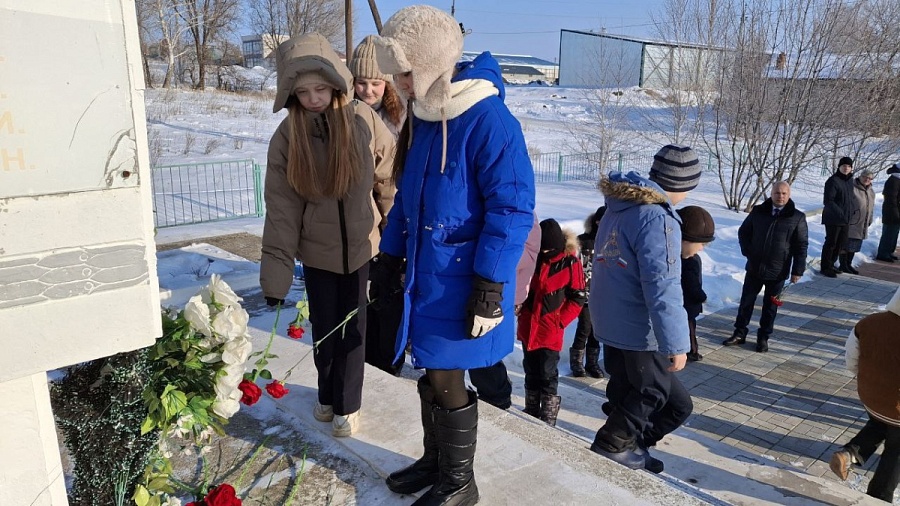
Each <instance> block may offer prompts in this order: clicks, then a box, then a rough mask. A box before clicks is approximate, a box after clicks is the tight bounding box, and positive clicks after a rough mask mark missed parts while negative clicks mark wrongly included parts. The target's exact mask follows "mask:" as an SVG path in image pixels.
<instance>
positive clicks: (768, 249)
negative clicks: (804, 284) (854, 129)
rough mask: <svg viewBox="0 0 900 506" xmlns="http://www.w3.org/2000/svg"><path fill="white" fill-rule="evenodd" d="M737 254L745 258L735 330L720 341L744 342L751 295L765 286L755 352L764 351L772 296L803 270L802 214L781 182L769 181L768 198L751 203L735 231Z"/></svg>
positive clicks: (772, 312) (806, 244) (771, 316)
mask: <svg viewBox="0 0 900 506" xmlns="http://www.w3.org/2000/svg"><path fill="white" fill-rule="evenodd" d="M738 240H739V241H740V244H741V254H742V255H744V256H745V257H747V265H746V267H745V269H747V274H746V275H745V276H744V287H743V290H742V291H741V303H740V306H739V308H738V314H737V319H736V320H735V322H734V334H732V335H731V337H730V338H729V339H726V340H725V341H724V342H723V343H722V344H724V345H725V346H734V345H737V344H744V342H745V341H746V340H747V332H748V327H747V326H748V325H749V324H750V317H751V316H753V305H754V304H755V303H756V296H757V295H759V291H760V290H761V289H762V288H763V286H765V288H766V290H765V292H764V294H763V305H762V316H760V318H759V330H758V331H757V333H756V351H758V352H767V351H769V344H768V343H769V336H771V335H772V329H773V328H774V326H775V315H776V314H777V313H778V306H777V305H776V304H775V303H774V302H773V300H772V297H773V296H775V295H778V294H779V293H781V289H782V287H783V286H784V281H785V280H786V279H787V278H788V275H790V278H791V283H796V282H797V281H798V280H799V279H800V277H801V276H803V271H804V270H806V250H807V248H808V247H809V235H808V233H807V227H806V215H805V214H803V211H801V210H799V209H797V208H796V207H795V206H794V201H793V200H791V187H790V185H789V184H787V183H786V182H784V181H779V182H777V183H775V184H774V185H772V196H771V197H770V198H768V199H766V201H765V202H763V203H762V204H760V205H758V206H754V207H753V210H752V211H750V214H748V215H747V218H746V219H744V223H742V224H741V228H740V229H738Z"/></svg>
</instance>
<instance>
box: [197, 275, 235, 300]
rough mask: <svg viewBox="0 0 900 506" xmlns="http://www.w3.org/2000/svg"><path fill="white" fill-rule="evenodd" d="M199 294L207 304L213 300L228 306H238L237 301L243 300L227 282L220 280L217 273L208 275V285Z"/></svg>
mask: <svg viewBox="0 0 900 506" xmlns="http://www.w3.org/2000/svg"><path fill="white" fill-rule="evenodd" d="M200 294H201V295H202V296H203V302H206V303H207V304H209V303H210V302H212V301H213V300H215V301H216V303H218V304H222V305H223V306H229V307H234V306H238V307H240V306H239V304H238V303H239V302H240V301H242V300H244V299H242V298H240V297H238V296H237V294H236V293H234V290H232V289H231V287H230V286H228V283H226V282H225V281H222V276H219V275H218V274H213V275H212V276H210V277H209V286H207V287H206V288H204V289H203V290H202V291H201V292H200Z"/></svg>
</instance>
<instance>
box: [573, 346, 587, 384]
mask: <svg viewBox="0 0 900 506" xmlns="http://www.w3.org/2000/svg"><path fill="white" fill-rule="evenodd" d="M569 367H570V368H571V369H572V376H574V377H576V378H583V377H584V350H576V349H575V348H569Z"/></svg>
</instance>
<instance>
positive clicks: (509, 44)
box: [353, 0, 663, 61]
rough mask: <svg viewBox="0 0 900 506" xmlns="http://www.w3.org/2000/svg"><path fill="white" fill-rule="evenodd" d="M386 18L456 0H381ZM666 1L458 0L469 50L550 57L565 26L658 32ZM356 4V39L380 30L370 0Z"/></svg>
mask: <svg viewBox="0 0 900 506" xmlns="http://www.w3.org/2000/svg"><path fill="white" fill-rule="evenodd" d="M376 3H377V5H378V10H379V13H380V14H381V19H382V22H386V21H387V20H388V18H390V17H391V15H392V14H394V12H396V11H397V10H399V9H401V8H403V7H405V6H407V5H412V4H428V5H433V6H435V7H438V8H440V9H443V10H445V11H447V13H449V12H450V7H451V4H452V3H453V0H440V1H437V2H435V1H413V2H410V1H402V0H376ZM662 4H663V0H625V1H622V0H456V19H458V20H459V21H460V22H461V23H463V25H464V26H465V27H466V29H471V30H472V33H471V34H470V35H468V36H466V39H465V43H466V45H465V50H466V51H491V52H492V53H503V54H527V55H531V56H537V57H540V58H544V59H547V60H550V61H556V58H558V57H559V30H560V29H562V28H567V29H573V30H588V29H593V30H595V31H599V30H600V29H601V28H605V29H606V31H607V33H614V34H621V35H632V36H642V37H654V35H655V31H654V27H653V25H652V23H651V20H650V12H651V11H654V12H658V11H659V10H660V9H661V7H662ZM353 8H354V9H356V26H354V30H353V31H354V40H355V41H356V42H357V43H358V42H359V41H360V40H362V38H363V37H365V36H366V35H369V34H373V33H375V32H376V30H375V23H374V22H373V21H372V14H371V12H370V11H369V4H368V2H367V1H365V0H356V1H354V2H353Z"/></svg>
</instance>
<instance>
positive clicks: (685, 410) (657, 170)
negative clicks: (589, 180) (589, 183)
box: [589, 145, 700, 473]
mask: <svg viewBox="0 0 900 506" xmlns="http://www.w3.org/2000/svg"><path fill="white" fill-rule="evenodd" d="M699 182H700V161H699V160H698V159H697V156H696V155H695V154H694V151H693V150H692V149H691V148H689V147H687V146H677V145H667V146H663V148H662V149H660V150H659V152H658V153H657V154H656V156H654V157H653V165H652V167H651V168H650V177H649V178H644V177H641V176H640V175H639V174H637V173H636V172H629V173H627V174H623V173H621V172H612V173H610V174H609V176H608V177H605V178H603V180H602V181H601V182H600V190H601V191H602V192H603V195H604V197H605V201H606V214H604V215H603V220H601V221H600V228H599V229H598V231H597V240H596V243H595V247H594V265H593V276H592V278H591V295H590V299H589V304H590V311H591V319H592V324H593V327H594V335H595V336H596V337H597V339H598V340H599V341H600V342H601V343H603V350H604V352H603V355H604V357H603V363H604V366H605V369H606V372H607V373H608V374H609V377H610V379H609V383H608V385H607V387H606V395H607V397H608V398H609V405H608V406H607V408H608V410H609V413H608V415H609V418H607V420H606V424H605V425H604V426H603V427H601V428H600V430H598V431H597V435H596V436H595V438H594V442H593V444H592V445H591V450H592V451H594V452H595V453H598V454H600V455H603V456H604V457H607V458H609V459H611V460H613V461H615V462H618V463H620V464H622V465H624V466H627V467H629V468H631V469H642V468H646V469H647V470H649V471H652V472H657V473H658V472H661V471H662V470H663V464H662V462H661V461H659V460H657V459H654V458H652V457H650V454H649V452H648V451H647V448H648V447H650V446H653V445H655V444H656V442H657V441H659V440H660V439H662V438H663V436H665V435H666V434H668V433H670V432H672V431H673V430H675V429H676V428H678V426H680V425H681V424H682V423H683V422H684V421H685V420H686V419H687V417H688V415H690V414H691V411H692V410H693V408H694V406H693V403H692V402H691V396H690V394H689V393H688V392H687V390H686V389H685V388H684V385H682V384H681V382H680V381H678V378H676V377H675V375H674V374H673V373H674V372H677V371H680V370H681V369H683V368H684V365H685V363H686V361H687V355H686V353H687V352H688V350H690V338H689V331H688V325H687V321H688V320H687V313H686V312H685V310H684V306H683V298H682V293H681V219H680V218H679V216H678V214H677V213H676V212H675V208H674V206H675V205H676V204H678V203H679V202H681V201H682V200H684V198H685V197H686V196H687V193H688V192H689V191H690V190H693V189H694V188H695V187H696V186H697V184H698V183H699Z"/></svg>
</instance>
